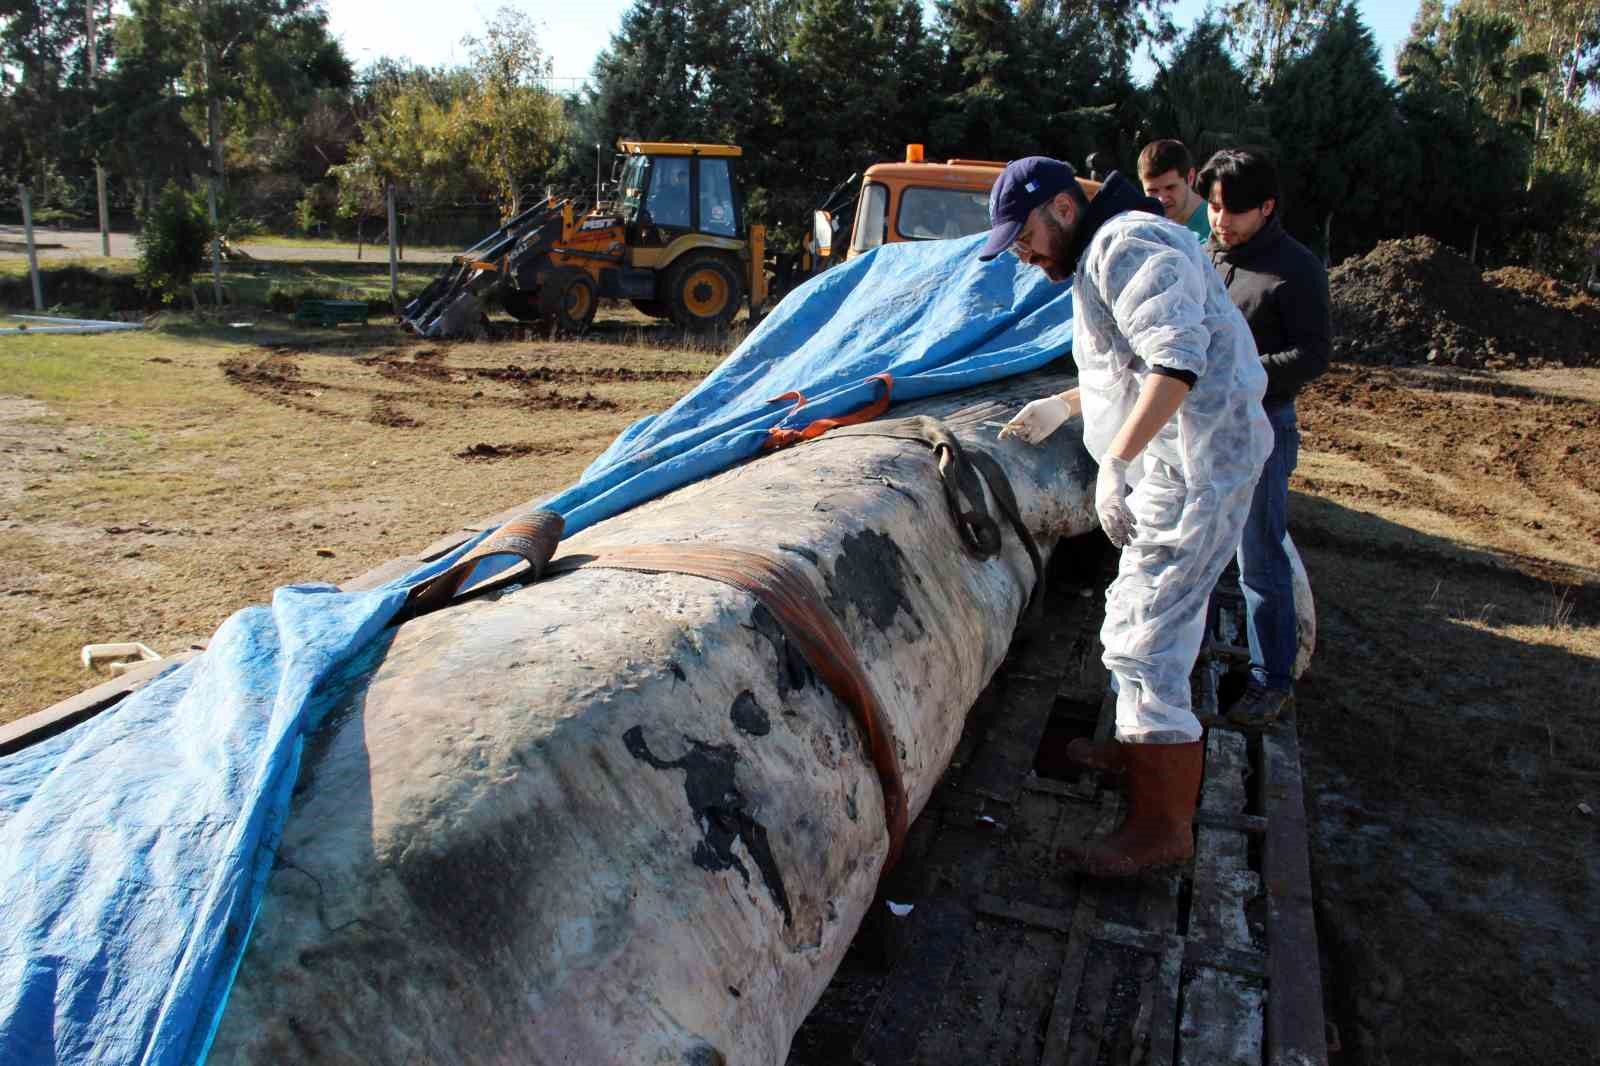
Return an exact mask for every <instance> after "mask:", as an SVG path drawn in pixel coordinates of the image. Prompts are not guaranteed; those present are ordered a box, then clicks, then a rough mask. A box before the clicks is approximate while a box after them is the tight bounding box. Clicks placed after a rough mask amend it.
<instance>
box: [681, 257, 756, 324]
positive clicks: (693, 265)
mask: <svg viewBox="0 0 1600 1066" xmlns="http://www.w3.org/2000/svg"><path fill="white" fill-rule="evenodd" d="M743 297H744V286H743V285H741V284H740V283H739V275H738V273H737V272H736V271H735V270H734V268H733V267H732V266H731V265H730V264H729V262H728V260H727V258H726V257H724V256H721V255H718V254H716V253H715V252H698V253H696V252H691V253H689V254H688V255H686V256H684V257H683V258H682V259H680V260H678V262H676V263H674V264H672V266H671V267H670V268H668V270H667V304H668V306H670V307H671V309H672V320H673V321H674V322H676V323H677V324H678V325H680V326H682V327H683V328H684V329H694V330H699V329H721V328H725V327H726V326H727V325H728V323H729V322H731V321H732V320H733V316H734V312H736V311H738V310H739V301H740V300H741V299H742V298H743Z"/></svg>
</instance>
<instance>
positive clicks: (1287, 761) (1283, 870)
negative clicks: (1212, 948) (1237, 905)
mask: <svg viewBox="0 0 1600 1066" xmlns="http://www.w3.org/2000/svg"><path fill="white" fill-rule="evenodd" d="M1261 748H1262V756H1261V763H1262V774H1261V776H1262V809H1263V810H1264V811H1265V812H1266V815H1267V835H1266V839H1265V840H1264V841H1263V842H1262V856H1261V859H1262V861H1261V865H1262V873H1263V875H1264V878H1265V880H1266V886H1267V965H1268V971H1269V974H1270V980H1271V988H1272V997H1271V999H1270V1001H1269V1003H1268V1009H1267V1063H1268V1066H1311V1064H1325V1063H1326V1062H1327V1061H1328V1043H1327V1031H1326V1028H1325V1023H1324V1017H1323V1013H1322V975H1321V971H1320V968H1319V966H1318V957H1317V928H1316V921H1315V918H1314V917H1313V914H1312V897H1311V870H1310V866H1309V862H1308V859H1307V856H1306V813H1305V797H1304V793H1303V792H1302V787H1303V786H1302V782H1301V776H1300V743H1299V737H1298V736H1297V735H1296V733H1295V727H1294V723H1293V722H1292V721H1289V722H1283V723H1281V724H1280V725H1279V726H1278V727H1277V728H1276V729H1274V730H1272V731H1270V732H1268V733H1266V734H1264V735H1263V737H1262V743H1261Z"/></svg>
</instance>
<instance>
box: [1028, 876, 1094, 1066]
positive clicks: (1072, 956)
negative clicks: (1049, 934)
mask: <svg viewBox="0 0 1600 1066" xmlns="http://www.w3.org/2000/svg"><path fill="white" fill-rule="evenodd" d="M1094 924H1095V901H1094V896H1093V894H1092V893H1090V892H1086V893H1085V894H1084V895H1083V896H1081V897H1079V899H1078V906H1077V909H1076V913H1075V916H1074V920H1073V925H1072V930H1071V932H1070V933H1069V934H1068V936H1067V953H1066V956H1065V958H1063V959H1062V961H1061V972H1060V976H1059V977H1058V978H1057V979H1056V990H1055V995H1054V996H1053V997H1052V999H1051V1004H1050V1020H1049V1022H1048V1024H1047V1025H1046V1028H1045V1034H1044V1047H1043V1049H1041V1051H1040V1054H1039V1066H1063V1064H1064V1063H1065V1062H1066V1058H1067V1042H1068V1040H1069V1039H1070V1038H1071V1036H1072V1019H1073V1016H1074V1015H1075V1014H1076V1013H1077V1010H1078V993H1079V989H1080V987H1081V985H1082V984H1083V968H1084V966H1085V964H1086V963H1087V962H1088V959H1089V945H1090V944H1091V943H1092V942H1093V937H1092V935H1091V932H1090V931H1091V930H1092V929H1093V927H1094Z"/></svg>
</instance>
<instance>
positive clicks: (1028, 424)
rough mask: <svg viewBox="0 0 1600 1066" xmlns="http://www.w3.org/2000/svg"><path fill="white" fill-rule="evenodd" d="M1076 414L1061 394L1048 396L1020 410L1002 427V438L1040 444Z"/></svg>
mask: <svg viewBox="0 0 1600 1066" xmlns="http://www.w3.org/2000/svg"><path fill="white" fill-rule="evenodd" d="M1075 414H1077V412H1076V411H1074V410H1073V405H1072V404H1069V403H1068V402H1067V401H1066V400H1065V399H1063V398H1062V397H1061V396H1060V395H1059V394H1057V395H1053V396H1046V397H1044V398H1043V399H1038V400H1034V401H1033V402H1032V403H1030V404H1028V405H1027V406H1026V407H1024V408H1023V409H1022V410H1020V411H1018V412H1017V415H1016V417H1015V418H1013V419H1012V420H1011V421H1009V422H1007V423H1006V424H1005V425H1004V426H1002V427H1001V428H1000V439H1001V440H1005V439H1006V438H1007V437H1016V438H1017V439H1019V440H1021V441H1024V442H1026V443H1028V444H1038V443H1039V442H1040V441H1042V440H1044V439H1045V438H1046V437H1048V436H1050V434H1052V433H1054V432H1055V431H1056V430H1058V429H1060V428H1061V423H1063V422H1065V421H1066V420H1067V419H1069V418H1071V417H1072V416H1073V415H1075Z"/></svg>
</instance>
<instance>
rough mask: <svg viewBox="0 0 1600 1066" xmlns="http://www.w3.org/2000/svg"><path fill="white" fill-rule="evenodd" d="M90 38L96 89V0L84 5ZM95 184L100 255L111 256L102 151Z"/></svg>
mask: <svg viewBox="0 0 1600 1066" xmlns="http://www.w3.org/2000/svg"><path fill="white" fill-rule="evenodd" d="M84 6H85V10H86V12H87V15H86V20H87V22H88V27H87V31H86V33H87V36H88V38H89V79H88V80H89V88H90V90H91V91H93V89H94V79H95V77H96V76H97V75H98V74H99V73H100V63H99V60H98V57H97V55H96V53H95V25H94V0H89V3H88V4H86V5H84ZM94 186H95V193H96V195H97V196H98V197H99V200H100V255H101V256H102V257H104V258H106V259H109V258H111V214H110V212H109V211H107V210H106V168H105V167H103V166H101V165H100V153H99V152H98V151H96V152H95V155H94Z"/></svg>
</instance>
